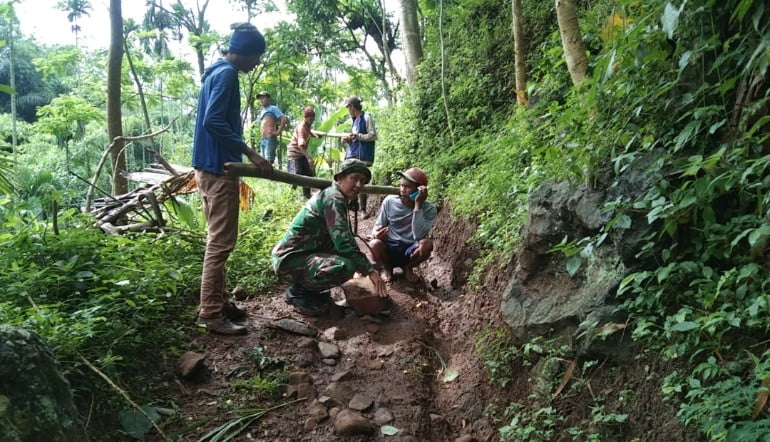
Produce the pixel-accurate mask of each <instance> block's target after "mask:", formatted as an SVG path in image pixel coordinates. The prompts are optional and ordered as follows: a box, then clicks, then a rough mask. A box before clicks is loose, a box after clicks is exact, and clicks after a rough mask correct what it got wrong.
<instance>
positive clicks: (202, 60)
mask: <svg viewBox="0 0 770 442" xmlns="http://www.w3.org/2000/svg"><path fill="white" fill-rule="evenodd" d="M148 4H150V5H151V6H153V7H155V8H159V9H160V10H162V11H164V12H166V13H168V14H171V17H172V18H173V20H174V21H175V23H176V24H177V25H179V26H182V27H184V28H185V29H186V30H187V32H188V33H189V34H190V35H189V39H190V45H191V46H192V48H193V50H195V56H196V58H197V61H198V73H199V74H200V75H203V70H204V69H206V52H208V50H209V48H210V47H211V45H212V44H213V43H214V42H215V41H217V39H218V37H217V36H216V35H215V34H213V33H212V32H211V28H210V26H209V22H208V21H206V9H207V8H208V6H209V0H203V3H201V1H200V0H195V9H194V10H193V9H192V8H186V7H185V5H184V4H182V1H181V0H176V1H175V2H174V3H172V4H171V9H167V8H166V7H164V6H163V3H162V2H160V1H153V0H150V1H148Z"/></svg>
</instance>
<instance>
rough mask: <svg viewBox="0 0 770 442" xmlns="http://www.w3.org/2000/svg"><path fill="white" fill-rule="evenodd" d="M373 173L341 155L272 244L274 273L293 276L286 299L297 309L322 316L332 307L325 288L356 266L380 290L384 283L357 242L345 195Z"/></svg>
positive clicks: (353, 192)
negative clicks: (325, 183) (330, 175)
mask: <svg viewBox="0 0 770 442" xmlns="http://www.w3.org/2000/svg"><path fill="white" fill-rule="evenodd" d="M371 177H372V175H371V172H370V171H369V169H368V168H367V167H366V165H365V164H364V163H363V162H362V161H359V160H355V159H351V160H345V161H344V162H343V163H342V165H341V166H340V171H339V172H338V173H337V174H336V175H334V182H333V183H332V185H331V186H330V187H328V188H326V189H325V190H324V191H322V192H319V193H318V194H316V195H315V196H314V197H313V198H311V199H310V200H309V201H308V202H307V203H306V204H305V206H304V207H302V209H300V211H299V213H297V216H295V217H294V220H293V221H292V222H291V225H290V226H289V229H288V230H287V231H286V234H284V236H283V238H281V240H280V241H278V244H276V245H275V247H273V253H272V262H273V269H274V270H275V272H276V274H277V275H278V276H279V277H281V278H285V279H289V280H291V282H292V286H291V287H290V288H289V289H288V290H287V291H286V294H285V300H286V302H287V303H289V304H290V305H292V306H294V307H295V308H296V309H297V311H299V312H300V313H302V314H305V315H309V316H321V315H324V314H327V313H329V312H330V310H331V309H332V308H333V306H332V304H333V303H332V299H331V296H330V295H329V289H330V288H332V287H335V286H338V285H341V284H342V283H344V282H345V281H347V280H349V279H350V278H352V277H353V275H354V273H356V272H358V273H361V274H363V275H368V276H369V279H371V281H372V283H373V284H374V287H375V291H376V292H377V294H378V295H380V296H386V295H385V283H384V282H383V281H382V279H381V278H380V274H379V272H377V271H376V270H374V269H373V268H372V264H371V263H370V262H369V260H368V259H367V257H366V255H364V254H363V253H362V252H361V251H360V250H359V249H358V245H357V244H356V241H355V238H354V236H353V233H352V232H351V230H350V223H349V222H348V201H351V200H355V199H356V197H357V196H358V194H359V193H360V192H361V189H363V187H364V184H366V183H368V182H369V180H370V179H371Z"/></svg>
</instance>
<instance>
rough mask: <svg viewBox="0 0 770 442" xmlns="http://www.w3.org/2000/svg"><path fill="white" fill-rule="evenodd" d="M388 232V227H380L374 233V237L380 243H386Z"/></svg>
mask: <svg viewBox="0 0 770 442" xmlns="http://www.w3.org/2000/svg"><path fill="white" fill-rule="evenodd" d="M389 232H390V227H388V226H385V227H380V228H379V229H377V231H376V232H375V233H374V237H375V238H377V239H379V240H380V241H387V239H388V233H389Z"/></svg>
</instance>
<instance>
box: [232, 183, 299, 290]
mask: <svg viewBox="0 0 770 442" xmlns="http://www.w3.org/2000/svg"><path fill="white" fill-rule="evenodd" d="M247 182H248V183H250V184H251V185H252V186H253V187H254V190H255V195H256V198H255V201H254V207H253V208H252V209H251V210H249V211H246V212H241V216H240V221H239V222H240V228H239V232H240V235H239V237H238V243H237V244H236V246H235V250H234V251H233V253H232V254H231V255H230V259H229V260H228V269H227V278H228V287H235V286H236V285H240V286H242V287H245V288H247V289H248V291H249V292H251V293H256V294H262V293H264V292H266V291H268V290H270V289H271V288H272V287H273V286H274V285H275V283H276V282H277V279H276V276H275V272H274V271H273V266H272V264H271V262H270V251H271V250H272V248H273V246H274V245H275V244H276V243H277V242H278V240H279V239H280V238H281V236H283V234H284V231H285V229H286V226H288V225H289V222H290V221H291V219H293V218H294V215H295V214H296V213H297V211H299V209H300V207H302V203H303V201H304V200H303V199H302V193H301V192H299V191H291V188H290V187H289V186H288V185H286V184H282V183H275V182H270V181H266V180H257V179H249V180H248V181H247Z"/></svg>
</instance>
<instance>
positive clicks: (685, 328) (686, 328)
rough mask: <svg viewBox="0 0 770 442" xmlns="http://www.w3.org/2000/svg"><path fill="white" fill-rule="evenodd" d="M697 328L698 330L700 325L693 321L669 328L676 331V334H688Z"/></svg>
mask: <svg viewBox="0 0 770 442" xmlns="http://www.w3.org/2000/svg"><path fill="white" fill-rule="evenodd" d="M696 328H698V324H696V323H694V322H692V321H683V322H680V323H678V324H674V325H673V326H671V327H669V330H671V331H675V332H686V331H690V330H694V329H696Z"/></svg>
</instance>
